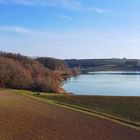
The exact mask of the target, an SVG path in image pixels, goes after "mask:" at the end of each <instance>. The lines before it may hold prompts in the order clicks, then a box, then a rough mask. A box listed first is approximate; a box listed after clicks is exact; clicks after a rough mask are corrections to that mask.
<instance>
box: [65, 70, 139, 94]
mask: <svg viewBox="0 0 140 140" xmlns="http://www.w3.org/2000/svg"><path fill="white" fill-rule="evenodd" d="M64 89H65V90H66V91H68V92H72V93H74V94H81V95H112V96H140V72H138V71H137V72H125V71H121V72H117V71H115V72H104V71H102V72H90V73H88V74H86V75H80V76H78V77H72V78H70V79H68V80H67V81H65V82H64Z"/></svg>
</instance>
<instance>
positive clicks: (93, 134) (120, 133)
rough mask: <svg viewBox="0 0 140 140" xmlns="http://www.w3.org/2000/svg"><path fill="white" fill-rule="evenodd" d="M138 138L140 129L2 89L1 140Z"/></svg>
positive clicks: (132, 139) (123, 139) (0, 99)
mask: <svg viewBox="0 0 140 140" xmlns="http://www.w3.org/2000/svg"><path fill="white" fill-rule="evenodd" d="M139 139H140V131H139V130H136V129H133V128H130V127H127V126H124V125H121V124H118V123H114V122H112V121H109V120H106V119H104V118H98V117H93V116H90V115H87V114H84V113H81V112H77V111H73V110H69V109H65V108H61V107H58V106H55V105H51V104H47V103H45V102H41V101H38V100H35V99H32V98H29V97H26V96H23V95H17V94H14V93H12V92H10V91H6V90H1V91H0V140H139Z"/></svg>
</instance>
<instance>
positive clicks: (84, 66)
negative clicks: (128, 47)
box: [64, 58, 140, 71]
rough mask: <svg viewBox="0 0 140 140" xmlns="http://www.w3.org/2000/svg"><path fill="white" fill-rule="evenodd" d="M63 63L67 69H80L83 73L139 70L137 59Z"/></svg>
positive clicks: (77, 60) (70, 60)
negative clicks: (66, 65)
mask: <svg viewBox="0 0 140 140" xmlns="http://www.w3.org/2000/svg"><path fill="white" fill-rule="evenodd" d="M64 61H65V62H66V63H67V64H68V65H69V67H71V68H80V69H81V70H83V71H84V70H87V71H104V70H118V71H120V70H126V71H128V70H132V71H133V70H135V71H136V70H140V60H138V59H125V58H124V59H113V58H112V59H67V60H64Z"/></svg>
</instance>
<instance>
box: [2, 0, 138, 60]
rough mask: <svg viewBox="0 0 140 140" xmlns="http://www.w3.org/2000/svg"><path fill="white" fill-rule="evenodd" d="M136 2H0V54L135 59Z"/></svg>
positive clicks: (103, 0)
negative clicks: (6, 52)
mask: <svg viewBox="0 0 140 140" xmlns="http://www.w3.org/2000/svg"><path fill="white" fill-rule="evenodd" d="M139 5H140V1H139V0H0V50H2V51H8V52H15V53H21V54H24V55H29V56H49V57H56V58H123V57H126V58H140V8H139Z"/></svg>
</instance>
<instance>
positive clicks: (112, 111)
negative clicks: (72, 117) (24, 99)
mask: <svg viewBox="0 0 140 140" xmlns="http://www.w3.org/2000/svg"><path fill="white" fill-rule="evenodd" d="M38 97H40V98H44V99H47V100H53V101H56V102H59V103H64V104H67V105H74V106H78V107H81V108H85V109H89V110H92V111H95V112H99V113H105V114H108V115H111V116H115V117H118V118H122V119H125V120H127V121H129V122H134V123H138V124H140V97H108V96H66V95H57V96H56V95H39V96H38Z"/></svg>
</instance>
